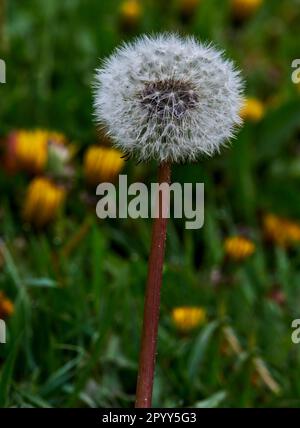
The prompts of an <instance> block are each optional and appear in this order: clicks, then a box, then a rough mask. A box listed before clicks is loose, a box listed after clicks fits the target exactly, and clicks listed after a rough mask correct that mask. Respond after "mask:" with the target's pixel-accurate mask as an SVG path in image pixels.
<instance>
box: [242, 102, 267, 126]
mask: <svg viewBox="0 0 300 428" xmlns="http://www.w3.org/2000/svg"><path fill="white" fill-rule="evenodd" d="M264 114H265V107H264V105H263V103H262V102H261V101H260V100H258V99H257V98H247V99H246V100H245V103H244V105H243V107H242V108H241V110H240V115H241V118H242V119H243V120H244V121H245V122H259V121H260V120H261V119H262V118H263V117H264Z"/></svg>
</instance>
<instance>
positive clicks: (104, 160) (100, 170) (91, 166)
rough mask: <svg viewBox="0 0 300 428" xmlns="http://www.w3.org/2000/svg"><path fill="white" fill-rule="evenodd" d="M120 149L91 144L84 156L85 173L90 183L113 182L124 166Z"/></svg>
mask: <svg viewBox="0 0 300 428" xmlns="http://www.w3.org/2000/svg"><path fill="white" fill-rule="evenodd" d="M121 156H122V155H121V153H120V152H119V151H118V150H115V149H111V148H107V147H98V146H91V147H90V148H89V149H88V150H87V152H86V153H85V157H84V175H85V178H86V181H87V183H88V184H90V185H96V184H99V183H103V182H113V181H114V180H115V179H116V177H117V176H118V175H119V173H120V171H121V170H122V168H123V166H124V159H123V158H122V157H121Z"/></svg>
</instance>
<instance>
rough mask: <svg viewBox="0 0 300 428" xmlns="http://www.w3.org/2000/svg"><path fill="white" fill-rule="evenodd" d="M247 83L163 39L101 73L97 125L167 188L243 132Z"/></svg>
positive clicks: (151, 355)
mask: <svg viewBox="0 0 300 428" xmlns="http://www.w3.org/2000/svg"><path fill="white" fill-rule="evenodd" d="M242 86H243V85H242V81H241V78H240V75H239V72H238V71H237V70H236V68H235V67H234V65H233V63H232V62H231V61H229V60H228V59H225V57H224V55H223V53H222V52H219V51H218V50H216V49H215V48H214V47H212V46H211V45H207V44H202V43H200V42H198V41H197V40H196V39H195V38H192V37H189V38H180V37H179V36H177V35H173V34H166V35H158V36H153V37H148V36H143V37H141V38H139V39H137V40H136V41H134V42H133V43H131V44H125V45H123V46H122V47H121V48H119V49H117V50H116V51H115V53H114V54H113V55H112V56H111V57H110V58H108V59H107V60H106V61H105V62H104V64H103V67H102V68H100V69H98V70H97V73H96V82H95V94H94V95H95V100H94V107H95V117H96V120H97V123H98V124H99V125H101V126H103V127H105V128H106V129H107V130H108V133H109V136H110V137H111V138H112V140H113V144H114V145H115V147H116V148H118V149H120V150H121V151H122V152H123V153H124V154H125V155H126V156H127V157H134V158H136V159H138V160H139V161H149V160H155V161H157V162H158V164H159V174H158V182H159V184H162V183H167V184H170V180H171V164H172V163H176V162H192V161H196V160H198V159H200V158H201V157H203V156H204V155H206V156H209V155H213V154H214V153H216V152H219V151H220V149H221V147H222V146H223V145H224V144H226V143H228V141H229V140H230V138H231V137H232V136H233V135H234V131H235V128H236V127H237V125H239V124H241V122H242V120H241V118H240V115H239V111H240V108H241V106H242ZM161 193H162V192H159V195H158V197H157V206H158V208H159V209H158V213H159V214H158V217H157V218H156V219H155V221H154V225H153V231H152V241H151V250H150V258H149V265H148V277H147V285H146V297H145V306H144V322H143V332H142V343H141V353H140V362H139V373H138V381H137V394H136V407H149V406H151V400H152V389H153V377H154V367H155V354H156V343H157V332H158V320H159V306H160V288H161V281H162V268H163V260H164V252H165V240H166V228H167V216H166V215H164V213H163V212H162V208H161V207H162V205H165V204H163V203H162V202H163V197H164V196H162V194H161Z"/></svg>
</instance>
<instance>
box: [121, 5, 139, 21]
mask: <svg viewBox="0 0 300 428" xmlns="http://www.w3.org/2000/svg"><path fill="white" fill-rule="evenodd" d="M141 14H142V8H141V4H140V2H139V1H138V0H125V1H124V2H123V3H122V4H121V23H122V24H123V26H124V27H133V26H135V25H136V24H137V23H138V22H139V20H140V18H141Z"/></svg>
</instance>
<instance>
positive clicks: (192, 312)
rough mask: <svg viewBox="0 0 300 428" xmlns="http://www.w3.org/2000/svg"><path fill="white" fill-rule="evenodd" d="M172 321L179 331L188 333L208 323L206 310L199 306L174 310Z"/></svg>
mask: <svg viewBox="0 0 300 428" xmlns="http://www.w3.org/2000/svg"><path fill="white" fill-rule="evenodd" d="M172 321H173V323H174V325H175V327H176V328H177V329H178V330H179V331H181V332H184V333H187V332H189V331H191V330H193V329H195V328H196V327H199V326H201V325H203V324H204V323H205V322H206V310H205V309H204V308H201V307H197V306H195V307H194V306H191V307H189V306H186V307H185V306H182V307H178V308H174V309H173V311H172Z"/></svg>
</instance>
